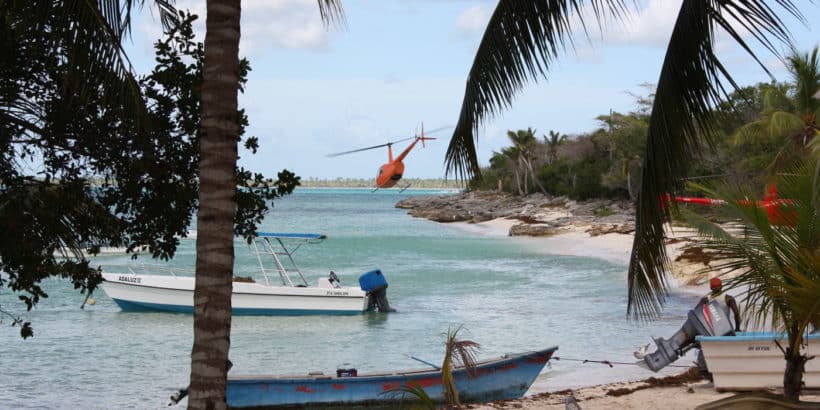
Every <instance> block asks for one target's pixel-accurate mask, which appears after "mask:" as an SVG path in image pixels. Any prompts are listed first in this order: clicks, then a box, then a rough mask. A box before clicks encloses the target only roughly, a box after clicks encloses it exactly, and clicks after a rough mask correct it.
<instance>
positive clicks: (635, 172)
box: [470, 83, 796, 200]
mask: <svg viewBox="0 0 820 410" xmlns="http://www.w3.org/2000/svg"><path fill="white" fill-rule="evenodd" d="M795 90H796V85H795V84H792V83H771V84H767V83H761V84H757V85H755V86H749V87H744V88H741V89H739V90H738V91H736V92H734V93H732V94H731V95H730V98H729V100H728V101H727V102H726V103H724V104H721V105H720V106H719V107H718V108H717V109H716V110H715V112H714V114H715V116H716V117H718V118H719V119H720V121H719V123H720V124H721V130H720V138H718V140H717V143H716V145H715V147H714V149H713V150H711V151H709V152H705V153H703V155H702V156H701V157H700V158H697V159H696V160H694V161H693V162H692V164H691V165H690V170H689V172H688V174H689V178H690V179H691V180H698V181H703V180H709V179H715V178H722V179H726V180H728V181H733V182H740V181H752V182H753V183H755V184H757V185H758V186H760V187H761V192H760V193H761V194H762V189H763V186H764V185H765V179H766V178H767V175H768V173H769V172H768V171H767V170H768V169H769V168H770V167H771V166H772V165H773V164H774V162H775V159H776V157H777V154H778V152H780V150H781V149H782V147H783V138H782V137H774V136H768V135H767V134H763V135H758V136H756V137H753V136H752V134H753V133H752V131H750V130H748V128H749V124H755V123H757V122H759V121H761V119H762V118H764V117H765V116H766V113H767V112H770V111H772V110H776V109H782V110H788V109H790V107H793V104H792V103H790V101H791V99H790V96H791V95H793V93H794V92H795ZM652 98H653V95H652V94H649V95H648V96H646V97H639V98H637V100H636V108H635V110H634V111H631V112H628V113H619V112H614V111H613V112H610V113H608V114H605V115H600V116H598V117H597V120H598V122H599V124H600V125H599V127H598V128H597V129H595V130H593V131H591V132H588V133H583V134H580V135H573V136H567V135H564V134H561V133H560V132H556V131H552V130H551V131H548V133H545V134H543V135H541V136H540V138H525V140H528V141H529V143H528V146H527V147H526V149H525V150H524V151H525V152H526V153H527V158H528V160H529V161H530V162H531V163H532V165H533V167H534V169H535V178H533V179H529V180H524V178H523V177H522V176H523V174H524V173H523V169H522V167H521V166H520V165H519V164H520V163H521V160H520V159H519V158H520V153H521V151H522V150H521V148H519V147H520V144H516V142H515V141H511V142H512V144H511V146H510V147H508V148H504V149H502V150H501V151H500V152H494V153H493V156H492V157H491V158H490V161H489V162H490V165H489V166H487V167H484V168H482V169H481V174H482V177H483V178H482V179H481V180H473V181H471V183H470V188H471V189H480V190H497V189H499V187H500V189H501V190H502V191H505V192H510V193H513V194H522V195H523V194H526V193H529V192H538V191H540V187H543V188H544V190H545V191H546V193H548V194H550V195H556V196H560V195H564V196H568V197H570V198H572V199H578V200H583V199H590V198H617V199H631V200H634V199H636V198H637V195H638V192H639V189H640V188H639V187H640V175H641V164H642V160H643V158H642V156H643V155H644V152H645V150H646V137H647V132H648V127H649V107H651V104H652ZM510 133H511V134H520V133H525V134H526V133H529V134H532V136H533V137H535V133H536V131H535V130H532V129H529V128H528V129H527V130H523V129H522V130H519V131H516V132H512V131H511V132H510ZM516 175H518V177H516ZM499 181H500V182H499ZM539 184H540V186H539ZM522 185H523V186H522Z"/></svg>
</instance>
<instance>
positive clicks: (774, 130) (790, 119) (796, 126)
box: [767, 111, 806, 137]
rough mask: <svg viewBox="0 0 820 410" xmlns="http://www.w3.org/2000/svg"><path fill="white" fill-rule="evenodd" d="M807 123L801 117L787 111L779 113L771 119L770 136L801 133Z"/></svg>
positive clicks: (773, 114) (774, 114)
mask: <svg viewBox="0 0 820 410" xmlns="http://www.w3.org/2000/svg"><path fill="white" fill-rule="evenodd" d="M805 125H806V123H805V122H803V119H802V118H800V117H799V116H797V115H795V114H792V113H790V112H786V111H777V112H774V113H772V115H771V117H770V118H769V129H768V130H767V131H768V134H769V136H772V137H774V136H778V137H782V136H788V135H792V134H795V133H799V132H800V131H802V130H803V128H804V127H805Z"/></svg>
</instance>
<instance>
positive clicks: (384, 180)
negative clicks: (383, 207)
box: [327, 123, 452, 192]
mask: <svg viewBox="0 0 820 410" xmlns="http://www.w3.org/2000/svg"><path fill="white" fill-rule="evenodd" d="M447 128H452V127H449V126H448V127H441V128H436V129H434V130H431V131H428V133H433V132H436V131H441V130H444V129H447ZM434 139H435V138H431V137H426V136H424V124H423V123H422V124H421V135H416V136H415V137H410V138H404V139H400V140H397V141H391V142H388V143H385V144H379V145H374V146H372V147H367V148H359V149H354V150H351V151H344V152H337V153H335V154H328V155H327V156H328V157H338V156H341V155H347V154H352V153H354V152H361V151H368V150H371V149H376V148H381V147H387V163H385V164H383V165H382V166H380V167H379V173H378V174H377V175H376V188H375V189H373V191H372V192H375V191H376V190H378V189H380V188H392V187H394V186H395V185H396V184H397V183H398V182H399V181H400V180H401V177H402V176H403V174H404V162H402V161H403V160H404V158H405V157H406V156H407V154H409V153H410V151H411V150H412V149H413V147H415V146H416V144H417V143H418V142H419V141H421V146H422V147H424V141H429V140H434ZM409 140H413V142H411V143H410V145H408V146H407V148H405V149H404V151H402V152H401V154H399V155H398V156H397V157H396V158H393V144H397V143H400V142H404V141H409ZM409 187H410V184H407V185H406V186H404V187H401V191H399V192H404V190H405V189H407V188H409Z"/></svg>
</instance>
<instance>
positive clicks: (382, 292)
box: [359, 269, 396, 313]
mask: <svg viewBox="0 0 820 410" xmlns="http://www.w3.org/2000/svg"><path fill="white" fill-rule="evenodd" d="M359 286H360V287H361V288H362V290H363V291H365V292H367V297H368V299H369V302H368V306H369V307H374V306H375V307H377V308H378V309H379V312H384V313H387V312H395V311H396V309H393V308H391V307H390V303H388V302H387V279H385V277H384V275H382V271H381V270H379V269H376V270H372V271H370V272H367V273H365V274H364V275H362V276H359Z"/></svg>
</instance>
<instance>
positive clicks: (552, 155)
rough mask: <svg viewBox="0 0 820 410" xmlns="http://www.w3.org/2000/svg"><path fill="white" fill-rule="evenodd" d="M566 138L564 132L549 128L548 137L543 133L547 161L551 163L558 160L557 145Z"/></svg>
mask: <svg viewBox="0 0 820 410" xmlns="http://www.w3.org/2000/svg"><path fill="white" fill-rule="evenodd" d="M566 139H567V136H566V134H561V133H560V132H557V131H553V130H550V131H549V138H547V135H546V134H544V144H546V146H547V163H548V164H552V163H554V162H555V161H557V160H558V147H560V146H561V144H563V143H564V141H565V140H566Z"/></svg>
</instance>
